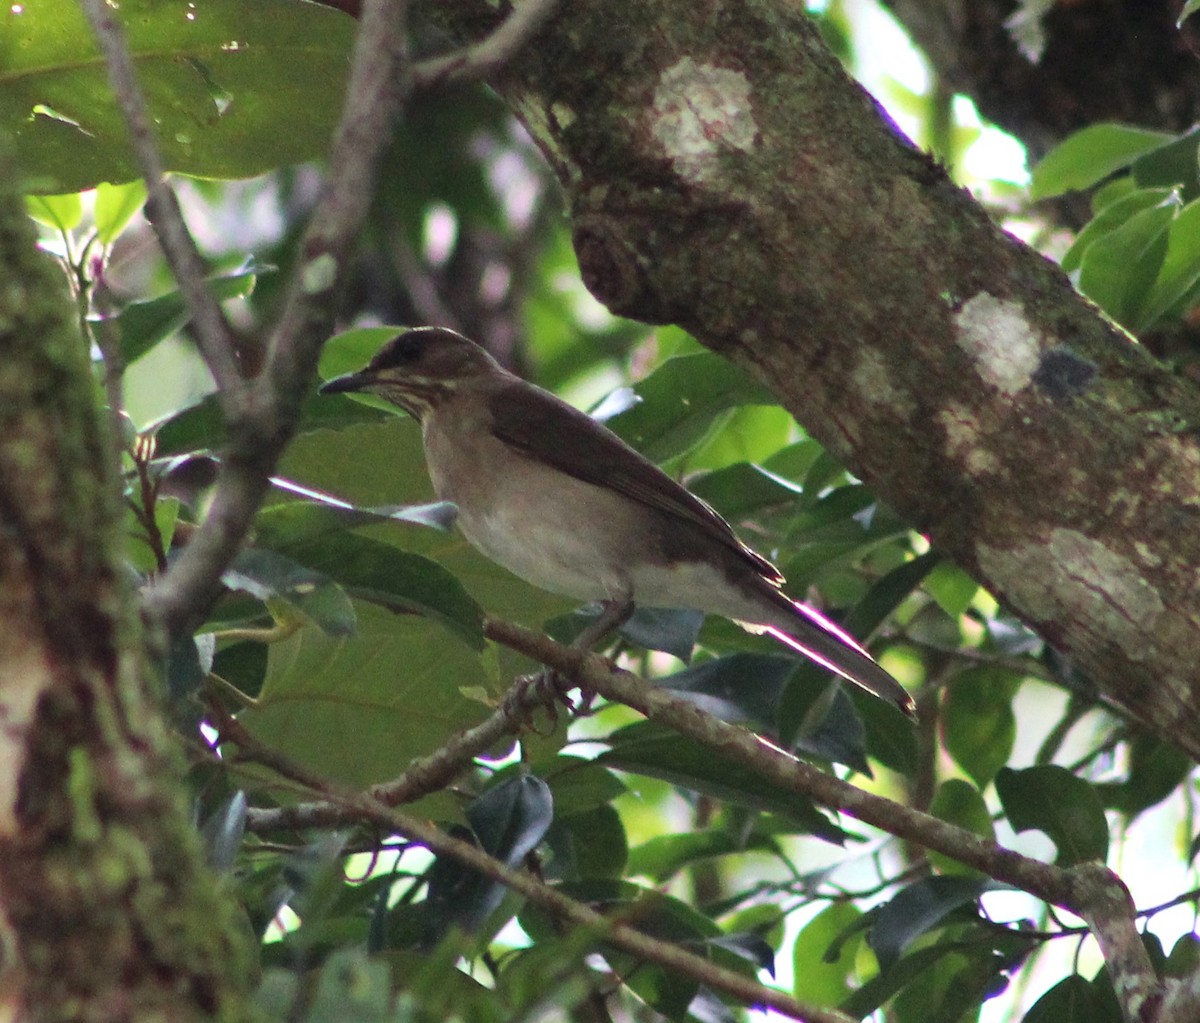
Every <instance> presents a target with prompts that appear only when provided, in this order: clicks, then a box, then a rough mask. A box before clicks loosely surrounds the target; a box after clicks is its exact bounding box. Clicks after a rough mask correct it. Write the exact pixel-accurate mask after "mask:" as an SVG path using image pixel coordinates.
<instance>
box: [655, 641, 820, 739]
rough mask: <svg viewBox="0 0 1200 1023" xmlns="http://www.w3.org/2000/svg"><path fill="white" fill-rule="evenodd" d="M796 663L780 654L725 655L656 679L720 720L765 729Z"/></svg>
mask: <svg viewBox="0 0 1200 1023" xmlns="http://www.w3.org/2000/svg"><path fill="white" fill-rule="evenodd" d="M798 663H800V662H799V661H798V659H797V658H795V657H785V656H783V655H780V654H748V653H737V654H728V655H726V656H725V657H716V658H713V659H712V660H710V661H705V662H703V663H702V664H697V665H695V666H694V667H691V668H686V669H684V670H683V671H678V672H675V673H674V674H671V675H668V676H666V677H665V678H661V679H658V680H657V683H656V684H657V685H659V686H661V687H662V688H664V689H670V690H672V691H674V692H677V693H679V694H681V695H682V696H684V698H685V699H687V700H689V701H690V702H692V703H695V704H696V705H697V706H700V707H703V708H704V709H705V710H707V711H708V712H709V713H710V714H714V715H716V716H717V717H719V718H721V720H723V721H730V722H733V723H735V724H743V723H745V722H750V723H752V724H753V725H754V726H755V727H756V728H758V729H759V730H763V729H766V728H769V727H770V726H771V725H772V724H773V723H774V719H775V707H776V705H777V703H778V701H779V694H780V692H781V691H782V689H783V687H784V685H785V684H786V683H787V680H788V679H789V678H790V677H791V675H792V672H794V671H795V670H796V666H797V664H798Z"/></svg>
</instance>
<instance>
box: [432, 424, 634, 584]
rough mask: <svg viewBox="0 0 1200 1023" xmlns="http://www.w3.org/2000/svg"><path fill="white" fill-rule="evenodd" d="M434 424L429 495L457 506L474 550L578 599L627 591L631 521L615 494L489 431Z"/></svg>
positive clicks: (522, 575) (524, 577) (457, 425)
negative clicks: (626, 553)
mask: <svg viewBox="0 0 1200 1023" xmlns="http://www.w3.org/2000/svg"><path fill="white" fill-rule="evenodd" d="M464 425H465V424H463V423H461V422H451V423H439V422H438V421H437V420H434V421H433V422H432V424H431V425H427V427H426V429H425V432H424V439H425V454H426V459H427V462H428V465H429V475H430V479H431V480H432V482H433V486H434V490H435V491H436V492H437V495H438V497H439V498H441V499H442V500H444V501H453V502H454V504H456V505H457V506H458V526H459V528H460V529H461V530H462V532H463V535H464V536H465V537H466V538H467V540H468V541H470V543H471V545H472V546H473V547H475V548H477V549H478V550H479V551H481V552H482V553H483V554H485V555H487V557H489V558H491V559H492V560H493V561H495V562H497V563H498V564H500V565H502V566H504V567H505V568H507V569H508V570H509V571H510V572H512V573H513V574H514V575H517V576H520V577H521V578H522V579H524V580H526V581H527V582H530V583H532V584H533V585H535V586H538V587H541V588H542V589H544V590H549V591H550V592H552V593H560V594H562V595H563V596H568V597H573V598H575V599H577V600H605V599H610V598H619V597H624V596H626V595H627V594H628V591H629V588H630V587H629V583H628V580H627V576H626V558H625V556H624V554H625V548H626V546H627V544H628V540H629V536H630V532H631V531H633V530H636V524H635V523H631V522H630V521H629V514H628V513H629V509H628V508H627V507H626V506H625V502H623V501H621V500H619V499H618V498H617V496H616V495H611V494H609V492H607V491H605V490H604V489H602V488H600V487H596V486H594V485H592V484H590V483H585V482H583V481H582V480H577V479H575V478H574V477H573V476H570V475H568V474H566V473H564V472H561V471H559V470H558V469H555V468H552V467H551V466H548V465H546V464H545V463H542V462H540V461H537V460H535V459H533V458H530V457H529V456H527V455H525V454H523V453H521V452H519V451H516V450H515V449H513V448H511V447H509V446H508V445H506V444H504V443H503V442H502V441H499V440H497V439H496V438H495V437H494V436H493V435H492V434H491V432H490V430H488V429H486V427H485V428H483V429H476V430H468V429H465V428H463V427H464Z"/></svg>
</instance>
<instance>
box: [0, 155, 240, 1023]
mask: <svg viewBox="0 0 1200 1023" xmlns="http://www.w3.org/2000/svg"><path fill="white" fill-rule="evenodd" d="M3 179H4V180H7V181H10V182H11V181H15V180H17V178H16V176H15V175H13V174H11V173H9V174H4V175H3ZM0 280H3V281H5V282H6V283H5V285H4V287H3V288H0V722H2V723H3V727H2V728H0V929H2V931H3V948H4V955H3V962H2V966H0V978H2V982H0V1015H3V1017H4V1018H5V1019H37V1020H64V1021H66V1020H71V1021H76V1023H82V1021H97V1023H98V1021H106V1023H107V1021H113V1020H135V1019H172V1020H181V1021H187V1020H201V1019H204V1020H233V1019H243V1018H247V1015H248V1008H247V1004H246V1002H245V1001H244V999H245V998H246V992H247V990H248V988H249V985H250V981H251V962H252V960H251V959H250V957H249V941H248V939H249V937H250V936H249V933H248V928H246V926H245V924H244V922H243V921H241V920H240V919H239V915H238V914H239V911H238V910H237V909H236V907H235V906H234V904H233V902H232V900H230V899H228V898H226V897H224V896H222V895H220V894H219V893H218V891H217V883H216V879H215V878H214V877H212V876H211V875H210V874H209V872H208V870H207V868H206V867H205V866H204V864H203V861H202V858H201V854H200V849H199V843H198V840H197V837H196V832H195V828H194V827H193V826H192V824H191V822H190V820H189V819H188V815H187V813H186V811H185V808H184V806H183V805H182V799H181V793H180V790H179V787H178V779H179V777H180V775H181V771H180V764H179V756H178V751H177V749H176V746H175V742H174V740H173V739H172V738H171V737H170V736H169V735H168V733H167V731H166V729H165V728H164V727H163V725H162V719H161V717H160V716H159V712H158V708H157V702H158V701H157V699H156V698H155V697H154V696H153V695H152V690H151V686H152V682H151V681H150V678H149V673H148V670H147V668H148V662H147V659H146V656H145V653H144V651H143V649H142V643H141V637H140V635H139V631H138V628H137V611H136V597H135V594H134V592H133V590H132V587H131V586H130V585H129V582H128V577H127V575H126V572H125V569H124V564H123V562H124V556H123V555H124V552H123V543H122V529H123V523H122V519H121V515H120V503H119V494H120V484H119V481H118V480H117V478H116V473H115V458H114V456H115V446H114V444H113V442H112V439H111V437H110V435H109V431H108V430H107V429H106V424H105V423H104V422H103V421H102V420H100V419H99V418H98V416H97V412H96V405H95V395H94V388H93V384H92V379H91V371H90V367H89V365H88V355H87V349H86V347H85V346H84V344H83V342H82V340H81V338H80V336H79V332H78V330H77V329H75V328H74V324H73V322H72V319H71V310H72V303H71V300H70V298H69V297H68V296H67V294H66V292H65V289H64V287H63V275H62V272H61V270H60V269H58V268H57V267H55V266H54V265H53V263H52V262H51V261H50V259H49V258H48V257H47V256H45V255H43V254H42V253H40V252H38V251H37V248H36V241H35V238H34V235H33V232H32V230H31V227H30V224H29V221H28V219H27V217H26V215H25V210H24V207H23V205H22V204H21V201H20V199H19V197H17V196H15V195H11V194H5V195H2V196H0Z"/></svg>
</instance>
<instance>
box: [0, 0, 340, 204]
mask: <svg viewBox="0 0 1200 1023" xmlns="http://www.w3.org/2000/svg"><path fill="white" fill-rule="evenodd" d="M118 16H119V17H120V19H121V22H122V26H123V28H124V30H125V36H126V45H127V46H128V48H129V51H130V55H131V57H132V60H133V64H134V68H135V71H136V73H137V77H138V82H139V84H140V85H141V88H142V92H143V94H144V95H145V98H146V103H147V106H148V108H149V114H150V118H151V121H152V123H153V124H154V126H155V128H156V135H157V141H158V146H159V152H160V153H161V154H162V157H163V160H164V162H165V164H166V167H167V169H168V170H173V171H182V172H184V173H187V174H194V175H199V176H202V177H214V178H237V177H251V176H253V175H255V174H261V173H262V172H264V171H266V170H269V169H271V168H273V167H277V166H279V165H280V164H286V163H297V162H300V161H303V160H309V159H312V158H314V157H316V156H319V155H320V154H321V153H322V152H323V151H324V150H325V148H326V146H327V144H328V140H329V136H330V134H331V131H332V128H333V126H334V125H335V124H336V123H337V118H338V115H339V113H340V109H341V104H342V94H343V92H344V88H345V81H346V75H347V70H348V57H349V53H350V47H351V43H352V40H353V36H354V28H355V22H354V19H352V18H350V17H348V16H346V15H344V14H342V13H341V12H339V11H335V10H331V9H330V8H328V7H324V6H320V5H317V4H308V3H295V2H291V0H255V2H254V3H253V4H243V3H240V2H237V0H206V3H205V4H204V6H203V7H202V8H187V7H186V6H185V5H182V4H175V3H160V2H156V0H123V2H122V3H121V5H120V9H119V14H118ZM5 33H6V35H5V43H6V46H5V48H4V60H3V64H2V65H0V85H2V88H0V133H2V134H4V135H6V136H7V137H9V138H10V139H12V140H13V144H14V148H15V149H17V150H18V151H19V152H20V154H21V164H22V169H23V170H24V172H25V173H26V174H27V175H28V176H29V179H30V180H29V181H28V185H27V188H26V190H27V191H36V192H72V191H80V190H82V189H84V188H90V187H92V186H94V185H96V184H98V183H99V182H101V181H130V180H132V179H134V178H136V177H138V176H139V172H138V170H137V167H136V165H135V162H134V160H133V156H132V153H131V151H130V148H129V146H128V143H127V141H126V140H127V134H126V129H125V122H124V118H123V117H122V116H121V113H120V111H119V110H118V108H117V104H116V101H115V99H114V97H113V92H112V89H111V87H110V86H109V83H108V73H107V70H106V67H105V62H104V60H103V59H102V58H101V57H100V54H99V52H98V50H97V47H96V43H95V40H94V38H93V36H92V33H91V31H90V29H89V28H88V25H87V22H86V21H85V20H84V18H83V15H82V12H81V11H80V10H79V8H78V6H77V5H76V4H74V3H70V2H68V0H39V2H38V3H36V4H24V5H21V8H20V10H19V11H18V10H17V8H14V12H13V13H11V14H9V15H8V16H7V18H6V23H5ZM281 97H287V100H286V102H281V100H280V98H281Z"/></svg>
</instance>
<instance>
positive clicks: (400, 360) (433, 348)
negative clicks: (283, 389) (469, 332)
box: [320, 327, 502, 419]
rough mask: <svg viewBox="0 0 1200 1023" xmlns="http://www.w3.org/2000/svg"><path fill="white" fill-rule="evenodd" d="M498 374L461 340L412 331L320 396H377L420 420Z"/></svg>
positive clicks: (441, 332)
mask: <svg viewBox="0 0 1200 1023" xmlns="http://www.w3.org/2000/svg"><path fill="white" fill-rule="evenodd" d="M500 372H502V370H501V369H500V364H499V363H497V362H496V360H495V359H493V358H492V357H491V356H490V355H488V353H487V352H485V351H484V350H483V349H482V348H480V347H479V345H477V344H476V343H475V342H474V341H469V340H468V339H467V338H465V337H463V336H462V335H461V334H457V333H455V332H454V331H453V330H448V329H446V328H445V327H416V328H414V329H413V330H406V331H405V332H404V333H402V334H397V335H396V336H395V337H394V338H392V339H391V340H390V341H388V342H387V343H386V344H385V345H384V346H383V347H382V348H380V349H379V351H378V352H376V353H375V357H374V358H373V359H372V360H371V361H370V362H369V363H367V365H366V366H365V367H364V368H363V369H360V370H359V371H358V372H356V373H347V374H345V375H344V376H340V377H334V378H333V379H332V380H328V381H326V382H325V383H324V384H322V385H321V388H320V393H321V394H339V393H342V392H345V391H365V392H367V393H368V394H377V395H379V397H381V398H384V399H386V400H387V401H390V402H392V403H393V404H394V405H399V406H400V407H401V408H402V409H404V410H405V411H406V412H410V413H412V415H413V416H415V417H416V418H417V419H420V418H422V416H424V415H425V414H426V413H427V412H429V411H430V410H431V409H433V408H435V407H436V406H437V405H438V404H440V403H441V402H443V401H445V400H446V399H447V398H448V397H449V396H450V395H452V394H453V393H454V391H455V390H456V389H458V388H460V387H462V386H463V385H465V384H468V383H470V382H471V381H473V380H479V379H482V378H485V377H488V376H491V375H493V374H496V373H500Z"/></svg>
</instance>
